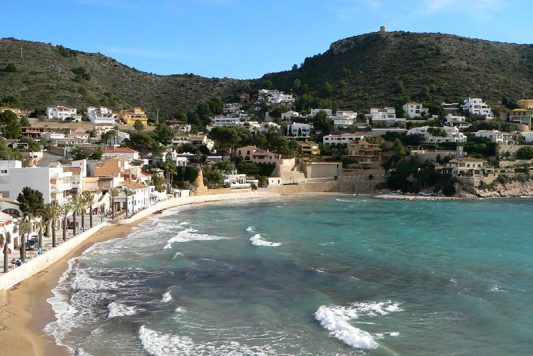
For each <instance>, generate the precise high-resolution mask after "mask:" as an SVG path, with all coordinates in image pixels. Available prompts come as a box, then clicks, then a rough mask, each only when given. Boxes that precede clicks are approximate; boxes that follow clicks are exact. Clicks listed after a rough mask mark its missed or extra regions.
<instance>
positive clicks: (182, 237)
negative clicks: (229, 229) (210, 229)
mask: <svg viewBox="0 0 533 356" xmlns="http://www.w3.org/2000/svg"><path fill="white" fill-rule="evenodd" d="M197 232H198V230H195V229H192V228H188V229H185V230H183V231H180V232H179V233H178V234H177V235H176V236H174V237H173V238H171V239H170V240H168V241H167V244H166V245H165V247H164V248H165V249H170V248H172V245H173V244H174V243H176V242H191V241H212V240H224V239H226V238H225V237H222V236H215V235H209V234H198V233H197Z"/></svg>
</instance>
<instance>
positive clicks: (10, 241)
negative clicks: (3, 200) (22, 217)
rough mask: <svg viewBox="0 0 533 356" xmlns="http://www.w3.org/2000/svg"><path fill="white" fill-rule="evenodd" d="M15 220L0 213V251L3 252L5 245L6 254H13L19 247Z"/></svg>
mask: <svg viewBox="0 0 533 356" xmlns="http://www.w3.org/2000/svg"><path fill="white" fill-rule="evenodd" d="M18 231H19V230H18V227H17V222H16V221H15V219H14V218H13V217H12V216H11V215H9V214H6V213H2V212H0V242H1V243H0V250H2V251H3V248H4V244H6V243H7V248H8V253H13V252H14V251H15V250H16V249H17V248H18V247H19V232H18Z"/></svg>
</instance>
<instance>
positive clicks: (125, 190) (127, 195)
mask: <svg viewBox="0 0 533 356" xmlns="http://www.w3.org/2000/svg"><path fill="white" fill-rule="evenodd" d="M122 191H123V192H124V195H126V219H127V218H128V203H129V200H130V199H129V197H130V191H129V189H128V188H124V189H123V190H122Z"/></svg>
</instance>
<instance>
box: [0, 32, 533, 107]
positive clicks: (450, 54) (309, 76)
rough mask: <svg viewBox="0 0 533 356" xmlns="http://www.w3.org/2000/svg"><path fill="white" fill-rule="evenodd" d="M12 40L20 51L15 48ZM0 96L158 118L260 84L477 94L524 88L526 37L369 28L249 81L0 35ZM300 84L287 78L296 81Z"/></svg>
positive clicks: (511, 93) (340, 99)
mask: <svg viewBox="0 0 533 356" xmlns="http://www.w3.org/2000/svg"><path fill="white" fill-rule="evenodd" d="M21 48H22V58H21V55H20V49H21ZM8 64H14V65H15V67H16V71H15V72H11V73H6V72H4V73H0V100H3V101H4V103H5V99H6V98H7V99H8V103H9V100H11V101H13V104H16V105H19V106H22V107H26V108H35V107H43V106H46V105H48V104H50V105H52V104H64V105H73V106H78V107H85V106H88V105H107V106H110V107H113V108H115V109H117V108H120V107H128V106H133V105H140V106H143V107H145V108H147V110H148V112H149V113H151V114H152V115H153V114H154V113H155V111H156V110H158V109H159V111H160V113H161V114H162V116H163V117H171V116H174V115H175V114H176V113H179V112H187V111H189V110H192V109H194V107H195V106H196V105H197V103H198V102H200V101H204V100H208V99H210V98H212V97H221V98H222V99H226V100H235V99H236V98H237V95H238V94H239V93H242V92H253V91H255V90H257V89H258V88H261V87H263V86H265V84H267V86H268V85H272V87H274V88H277V89H280V90H284V91H292V92H294V93H297V94H305V93H308V94H310V95H314V96H320V97H323V98H328V99H331V100H333V101H335V102H337V103H338V105H339V106H341V107H344V108H350V109H356V110H368V108H369V107H370V106H378V105H399V104H401V103H402V102H405V101H407V100H421V101H428V102H438V101H441V100H459V99H461V98H464V97H468V96H480V97H484V98H485V99H488V100H489V101H491V102H497V101H499V100H501V98H502V97H511V98H521V97H522V96H530V97H531V96H533V45H531V44H514V43H506V42H495V41H488V40H483V39H475V38H467V37H461V36H456V35H448V34H441V33H412V32H401V31H398V32H372V33H368V34H363V35H358V36H352V37H348V38H344V39H341V40H338V41H335V42H333V43H332V44H331V45H330V47H329V48H328V49H327V50H326V51H325V52H323V53H321V54H316V55H314V56H311V57H307V58H306V59H305V60H304V62H303V64H302V65H301V66H300V67H297V68H293V70H288V71H282V72H275V73H268V74H265V75H264V76H262V77H261V78H258V79H251V80H238V79H231V78H205V77H201V76H197V75H193V74H171V75H158V74H152V73H146V72H142V71H140V70H137V69H135V68H133V67H129V66H127V65H125V64H122V63H120V62H118V61H117V60H115V59H113V58H111V57H107V56H104V55H102V54H100V53H86V52H82V51H76V50H71V49H67V48H65V47H62V46H53V45H50V44H45V43H42V42H31V41H24V40H17V39H13V38H4V39H0V70H1V69H2V68H4V67H6V66H7V65H8ZM298 81H299V82H300V83H297V82H298Z"/></svg>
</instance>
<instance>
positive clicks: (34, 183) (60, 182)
mask: <svg viewBox="0 0 533 356" xmlns="http://www.w3.org/2000/svg"><path fill="white" fill-rule="evenodd" d="M80 182H81V180H80V177H79V176H78V177H76V176H75V175H74V174H73V173H72V172H65V171H64V170H63V167H62V166H60V165H58V166H57V167H22V162H21V161H0V194H2V196H4V197H6V198H9V199H17V196H18V195H19V193H20V192H22V189H23V188H24V187H30V188H32V189H36V190H38V191H40V192H41V193H42V194H43V198H44V202H45V203H50V202H52V201H53V200H57V201H58V203H59V204H64V203H65V202H66V201H67V199H68V198H69V197H70V195H71V191H72V190H73V188H79V187H80Z"/></svg>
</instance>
